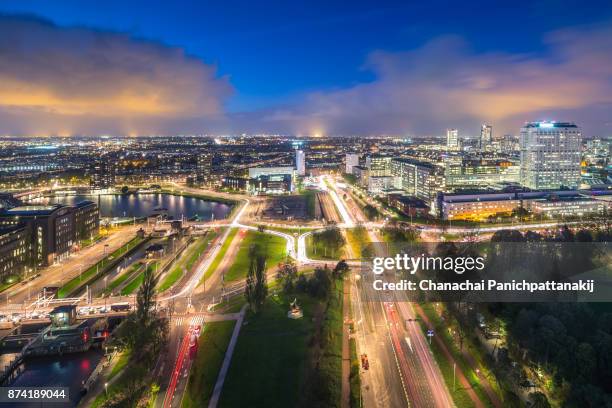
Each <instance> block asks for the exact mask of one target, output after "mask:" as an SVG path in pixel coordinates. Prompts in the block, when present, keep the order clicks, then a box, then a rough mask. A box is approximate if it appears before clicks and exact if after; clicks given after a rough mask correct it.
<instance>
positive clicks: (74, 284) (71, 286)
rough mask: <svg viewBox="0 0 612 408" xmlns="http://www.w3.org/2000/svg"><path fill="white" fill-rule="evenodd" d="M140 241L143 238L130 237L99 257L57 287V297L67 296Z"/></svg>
mask: <svg viewBox="0 0 612 408" xmlns="http://www.w3.org/2000/svg"><path fill="white" fill-rule="evenodd" d="M142 241H143V238H140V237H134V238H132V239H131V240H130V241H129V242H127V243H126V244H125V245H123V246H121V247H119V248H118V249H116V250H115V251H114V252H113V253H111V254H110V255H108V256H107V257H106V258H103V259H101V260H100V261H98V262H97V263H95V264H93V265H92V266H90V267H89V268H88V269H86V270H85V271H83V272H82V273H81V274H79V275H78V276H75V277H74V278H73V279H71V280H69V281H68V282H67V283H66V284H65V285H64V286H62V287H61V288H60V289H59V291H58V293H57V297H58V298H64V297H66V296H68V295H69V294H70V293H71V292H72V291H74V290H75V289H76V288H78V287H79V286H80V285H82V284H83V282H87V281H89V280H91V279H93V278H94V277H95V276H96V274H98V273H99V272H101V271H103V270H104V268H105V267H106V266H107V265H108V264H109V263H110V262H111V261H113V260H115V259H116V258H118V257H119V256H122V255H124V254H125V253H126V252H127V251H128V250H129V249H131V248H134V246H136V245H138V244H139V243H141V242H142Z"/></svg>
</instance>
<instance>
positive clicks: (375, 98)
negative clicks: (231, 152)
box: [262, 26, 612, 135]
mask: <svg viewBox="0 0 612 408" xmlns="http://www.w3.org/2000/svg"><path fill="white" fill-rule="evenodd" d="M543 41H544V44H545V45H546V50H547V51H546V52H545V53H544V54H543V55H541V54H539V55H531V54H518V53H517V54H510V53H496V52H486V53H477V52H474V51H472V50H471V48H470V44H468V43H466V42H465V41H464V40H463V39H462V38H460V37H457V36H444V37H440V38H436V39H433V40H431V41H429V42H427V43H426V44H424V45H423V46H422V47H420V48H418V49H414V50H410V51H405V52H387V51H382V50H381V51H376V52H373V53H371V54H370V55H369V57H368V59H367V61H366V63H365V65H364V67H363V69H366V70H370V71H371V72H373V73H374V75H375V79H374V80H373V81H371V82H369V83H362V84H357V85H355V86H352V87H349V88H346V89H334V90H331V91H326V92H313V93H310V94H308V95H306V97H305V99H304V102H303V103H298V104H296V105H294V106H290V107H282V108H279V109H273V110H271V111H270V112H268V113H267V115H266V116H265V117H264V121H266V122H268V124H270V125H272V124H276V125H277V126H278V127H279V128H281V129H282V128H284V127H288V128H292V129H293V130H295V131H305V130H308V129H321V130H324V131H325V132H326V133H330V134H333V133H344V134H347V133H356V134H358V133H366V134H368V133H370V134H375V133H390V134H413V135H414V134H416V135H419V134H442V133H443V131H444V128H446V127H458V128H459V129H462V130H466V131H469V130H472V131H473V132H474V133H476V132H477V130H478V124H479V123H480V122H483V121H486V122H491V123H493V124H494V125H495V126H496V128H497V130H498V131H503V132H513V133H516V132H517V130H518V127H520V125H521V124H522V123H523V122H525V121H528V120H535V119H540V118H547V119H552V120H554V119H557V120H574V121H577V122H581V121H585V122H586V121H587V120H588V121H589V122H590V123H589V125H590V126H591V127H590V129H589V130H590V131H592V132H606V134H609V133H610V132H612V123H610V114H611V113H612V53H610V50H611V49H612V28H611V27H610V26H599V27H590V28H581V29H567V30H562V31H557V32H553V33H550V34H548V35H546V36H545V37H544V38H543ZM262 127H263V126H262Z"/></svg>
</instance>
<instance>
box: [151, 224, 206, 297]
mask: <svg viewBox="0 0 612 408" xmlns="http://www.w3.org/2000/svg"><path fill="white" fill-rule="evenodd" d="M217 235H218V233H217V232H215V231H213V230H210V231H209V232H208V233H207V234H206V235H205V236H203V237H199V238H198V239H196V240H195V241H194V242H193V243H191V244H190V245H189V247H188V248H187V249H186V250H185V252H184V253H183V254H182V255H181V257H180V258H179V259H178V260H177V261H176V262H175V265H174V266H173V267H172V270H171V271H170V273H168V274H166V276H165V277H164V280H163V281H162V282H161V283H160V285H159V287H158V288H157V291H158V292H163V291H165V290H168V289H169V288H171V287H172V285H174V284H175V283H176V282H178V280H179V279H181V277H182V276H183V272H184V271H187V272H189V271H190V270H191V268H193V267H194V265H195V264H196V263H197V262H198V260H199V259H200V257H201V256H202V254H203V253H204V252H205V251H206V249H207V248H208V246H209V245H210V242H211V241H212V240H213V239H215V237H217Z"/></svg>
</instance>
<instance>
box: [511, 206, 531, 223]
mask: <svg viewBox="0 0 612 408" xmlns="http://www.w3.org/2000/svg"><path fill="white" fill-rule="evenodd" d="M512 216H513V217H517V218H518V219H519V220H520V221H525V219H526V218H527V217H528V216H529V211H528V210H527V209H526V208H525V207H523V206H522V205H521V206H519V207H516V208H515V209H514V210H512Z"/></svg>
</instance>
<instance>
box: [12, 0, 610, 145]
mask: <svg viewBox="0 0 612 408" xmlns="http://www.w3.org/2000/svg"><path fill="white" fill-rule="evenodd" d="M0 12H3V13H5V14H7V15H10V16H11V18H19V15H24V14H26V15H32V16H36V17H39V18H43V19H47V20H49V22H51V23H53V24H55V25H57V29H56V30H57V31H61V30H62V29H72V28H74V27H79V28H83V29H86V30H93V31H99V32H102V33H104V32H119V33H122V34H124V35H126V36H127V37H129V38H130V39H131V40H134V39H145V40H147V41H151V42H155V43H160V45H161V46H168V47H169V48H173V49H174V48H177V49H182V50H184V52H185V53H187V54H189V55H192V56H195V57H196V58H197V59H199V60H201V61H202V62H203V63H204V64H206V65H212V66H214V67H215V68H216V73H215V75H216V76H217V77H219V78H223V80H224V81H227V83H228V84H229V87H230V88H231V89H232V90H231V92H228V93H227V94H225V93H224V94H223V95H222V97H221V101H220V104H221V106H222V111H223V114H224V115H229V118H230V122H232V123H236V122H240V123H242V124H241V125H240V127H241V129H240V130H248V129H247V128H248V127H250V126H251V124H250V122H249V121H253V120H254V119H253V118H255V117H261V116H266V117H273V118H276V117H278V115H279V113H280V114H283V115H284V116H283V118H284V119H283V121H281V122H278V121H274V120H272V121H271V122H270V121H269V122H265V121H264V122H257V123H253V124H252V127H254V128H256V130H270V131H274V130H281V131H282V130H285V131H298V130H299V129H297V128H299V127H300V126H302V127H303V129H302V131H303V132H309V131H311V130H312V129H308V128H309V127H313V126H314V127H316V126H321V127H323V128H328V129H329V131H330V132H332V131H333V132H337V133H343V128H346V130H345V132H348V133H359V132H358V130H359V129H357V128H350V127H347V126H345V123H347V121H349V122H350V120H349V119H348V118H346V120H338V117H335V118H333V119H334V120H331V121H330V120H329V118H328V119H324V118H321V115H320V114H319V112H318V110H317V108H313V107H312V103H313V102H312V101H313V99H316V100H317V102H316V103H318V104H319V105H317V106H320V104H321V102H320V101H319V99H320V98H322V97H323V96H328V98H327V99H326V102H327V101H328V100H330V99H336V98H338V96H339V93H340V94H342V93H344V92H347V91H348V92H349V93H350V91H351V90H355V91H356V90H359V89H360V88H361V87H363V86H367V85H368V84H375V83H376V82H377V81H379V80H380V79H381V77H382V76H383V74H382V73H381V65H379V64H376V63H375V64H374V65H375V67H374V68H373V67H372V58H373V56H376V55H379V54H381V53H382V54H384V55H387V56H397V55H403V53H409V55H410V56H411V58H420V59H427V54H428V51H427V47H428V44H430V43H432V42H436V41H437V40H439V39H448V38H453V39H455V40H456V41H455V42H454V43H453V42H452V41H451V44H450V45H447V47H449V48H448V49H446V51H445V52H450V53H453V52H454V50H453V47H454V46H453V45H452V44H459V45H458V46H460V47H463V48H464V53H465V55H464V56H467V57H468V58H472V59H473V58H478V57H480V56H486V59H489V58H490V57H492V56H495V55H504V56H505V57H508V56H511V58H519V59H528V60H531V61H541V60H545V61H546V62H547V63H548V64H554V63H555V61H556V60H558V59H560V58H562V57H563V54H562V53H559V51H558V50H557V51H555V50H553V49H551V46H550V42H549V41H548V38H549V36H550V35H551V33H555V32H557V31H560V30H561V31H564V30H568V29H569V30H574V31H579V32H582V31H588V32H591V31H602V30H603V31H605V30H607V29H608V28H609V27H610V21H611V19H612V6H610V2H605V1H594V2H584V1H582V2H579V1H564V2H555V1H548V0H544V1H533V2H516V1H512V2H510V1H508V2H506V1H490V0H489V1H486V2H450V1H449V2H440V1H432V2H421V1H419V2H407V1H399V2H391V1H387V2H385V1H383V2H380V1H379V2H364V1H351V2H347V1H346V2H336V1H310V2H287V1H261V2H239V1H224V2H218V1H217V2H209V1H193V2H187V1H173V2H168V1H114V0H111V1H108V0H107V1H105V2H83V1H53V2H48V1H27V0H18V1H11V0H4V1H2V2H1V3H0ZM593 35H597V33H595V34H593ZM41 44H42V45H44V41H41ZM461 44H462V45H461ZM607 45H608V44H605V45H603V46H607ZM419 50H420V51H421V52H417V54H416V55H414V54H410V53H413V52H415V51H419ZM555 52H556V53H555ZM611 52H612V51H611ZM438 53H439V54H440V55H438V57H439V61H438V63H440V64H444V63H445V62H444V58H443V52H442V51H438ZM391 59H394V58H392V57H391ZM461 60H462V61H463V59H461ZM419 61H420V60H419ZM419 61H416V60H415V63H419ZM396 62H397V61H396ZM399 64H400V65H401V66H403V65H404V64H410V61H402V62H399ZM409 69H410V67H409ZM605 77H606V75H604V76H603V79H605ZM577 80H579V79H577ZM400 82H404V81H400ZM606 86H607V85H606ZM376 91H377V90H376V89H375V90H374V92H376ZM381 93H383V91H379V92H377V93H376V94H377V95H380V94H381ZM360 95H361V94H360ZM362 97H363V98H365V99H368V96H367V95H364V96H362ZM408 98H409V96H408ZM598 98H599V97H598ZM598 98H596V100H594V101H590V102H593V103H596V104H598V106H597V107H595V109H600V110H603V111H604V113H605V112H606V111H607V109H608V108H607V107H602V106H600V105H599V104H600V103H601V102H602V101H600V100H599V99H600V98H599V99H598ZM381 102H382V103H384V102H385V99H382V100H381ZM388 102H389V103H390V104H393V103H396V102H397V98H396V97H394V98H391V99H389V101H388ZM590 102H589V103H590ZM603 102H605V103H608V102H609V101H603ZM542 106H544V107H545V108H546V109H548V105H546V104H544V105H542ZM542 106H540V105H538V106H537V108H538V109H537V110H536V111H535V112H537V113H538V114H541V112H542ZM553 108H554V107H553ZM560 108H562V110H564V111H565V110H567V109H572V110H573V109H576V108H577V107H576V106H562V107H560ZM546 109H545V110H544V111H546ZM390 110H393V109H390ZM288 112H289V113H290V115H289V117H297V116H299V117H300V118H302V123H304V122H308V123H310V124H312V125H311V126H304V125H296V126H291V125H288V123H287V122H288V120H287V119H285V118H287V115H286V114H287V113H288ZM383 113H384V112H383ZM407 113H408V114H409V115H408V116H411V115H410V114H411V113H412V112H407ZM389 114H390V115H395V113H394V112H389ZM233 115H236V116H233ZM339 115H340V114H339ZM187 116H189V120H185V121H183V122H182V123H184V124H185V126H184V127H185V129H187V128H190V127H193V126H194V121H195V122H196V123H197V120H196V119H197V118H196V117H197V114H196V115H194V112H189V114H188V115H187ZM204 116H205V115H204ZM305 116H310V118H309V119H303V118H304V117H305ZM469 116H470V118H469V120H468V119H460V120H457V122H458V123H459V125H458V126H462V125H464V123H465V126H466V127H467V126H471V122H472V121H477V120H479V118H476V117H474V115H473V113H470V115H469ZM527 116H528V115H526V117H525V120H529V119H532V118H531V117H527ZM418 117H419V115H416V116H414V115H412V116H411V118H412V119H411V122H410V123H413V122H414V121H415V120H416V119H417V118H418ZM498 117H499V116H498ZM498 117H492V118H490V119H489V118H487V117H483V118H481V120H483V121H486V120H495V119H498ZM313 118H314V119H313ZM379 118H380V120H381V121H383V120H386V119H385V118H386V117H385V116H384V115H382V116H379ZM226 119H227V118H226ZM387 119H388V118H387ZM430 119H431V118H429V117H428V118H424V120H430ZM568 119H572V118H568ZM452 120H456V119H454V118H452V117H451V118H448V119H447V120H440V122H439V123H437V124H436V125H435V126H436V127H439V128H442V127H444V126H446V123H447V121H452ZM602 120H603V118H602ZM241 121H242V122H241ZM393 121H394V123H395V122H397V121H396V120H395V119H394V120H393ZM272 122H274V125H271V126H270V129H265V128H266V123H272ZM317 122H321V124H320V125H319V124H317ZM331 122H334V123H339V124H338V125H332V126H328V123H331ZM180 123H181V122H180V121H178V122H175V123H174V124H173V125H172V126H177V129H176V130H177V131H180V130H181V129H180V128H181V125H180ZM219 123H220V122H218V121H215V125H214V126H212V127H213V128H217V129H223V128H224V127H225V128H227V129H228V131H229V130H231V131H234V130H235V131H238V130H239V129H237V128H236V127H234V126H233V125H227V121H225V122H224V123H225V125H224V124H219ZM187 124H189V125H187ZM172 126H170V127H169V128H168V129H170V128H172ZM606 126H609V125H606V124H605V123H603V122H602V123H601V124H600V126H599V127H598V129H606ZM195 127H203V128H206V127H207V126H205V125H201V124H198V125H196V126H195ZM365 127H366V128H367V131H366V132H364V133H371V132H375V131H376V125H375V124H372V126H369V125H368V126H365ZM403 127H406V129H407V131H408V132H417V133H418V132H425V133H427V132H434V129H431V130H429V129H427V126H424V125H422V124H420V125H414V126H406V125H405V124H404V123H397V124H396V125H394V126H389V127H388V128H385V126H381V127H380V132H389V131H398V132H400V131H401V130H402V128H403ZM165 129H166V128H164V129H163V130H165ZM296 129H297V130H296ZM254 130H255V129H254ZM324 130H325V129H324ZM0 132H1V130H0Z"/></svg>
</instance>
